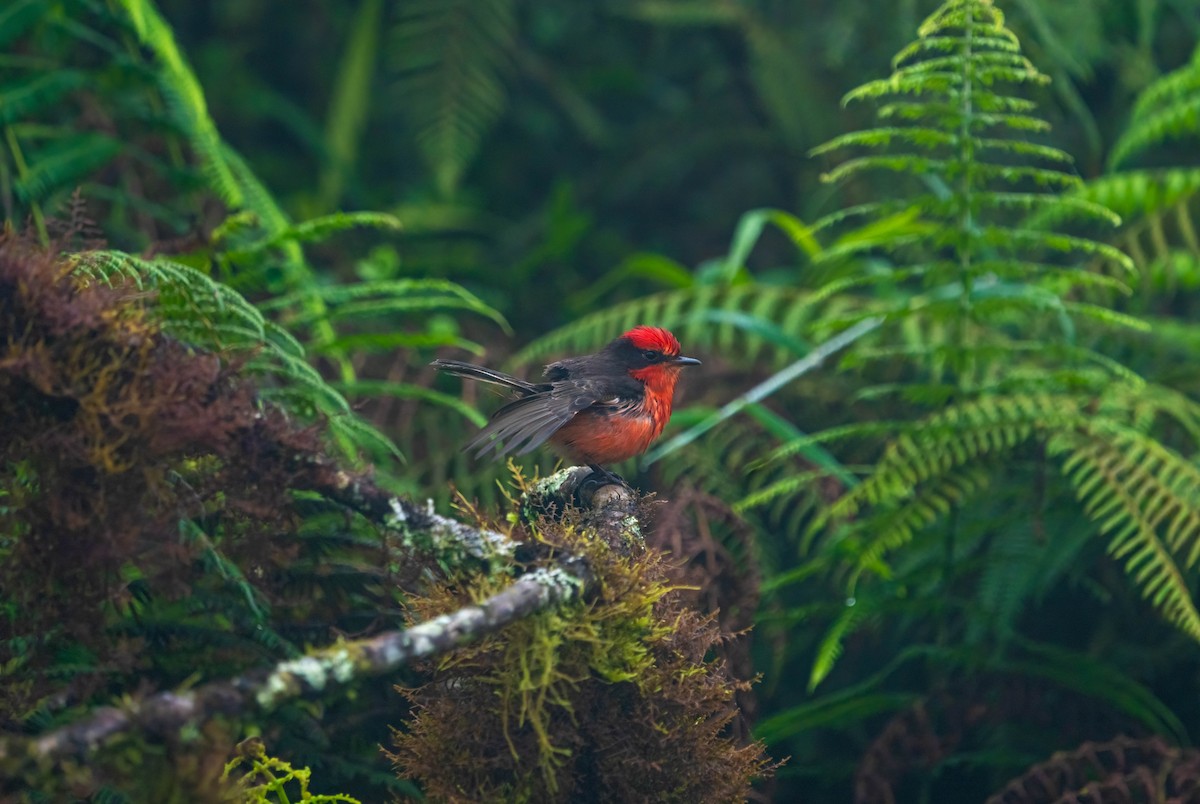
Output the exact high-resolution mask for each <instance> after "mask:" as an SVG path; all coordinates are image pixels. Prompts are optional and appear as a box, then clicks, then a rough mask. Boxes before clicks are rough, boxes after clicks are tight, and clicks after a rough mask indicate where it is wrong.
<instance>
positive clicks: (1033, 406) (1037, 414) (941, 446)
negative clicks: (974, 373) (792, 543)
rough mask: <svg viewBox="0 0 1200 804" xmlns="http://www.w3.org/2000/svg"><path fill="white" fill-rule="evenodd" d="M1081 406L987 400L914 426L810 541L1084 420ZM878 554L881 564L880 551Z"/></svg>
mask: <svg viewBox="0 0 1200 804" xmlns="http://www.w3.org/2000/svg"><path fill="white" fill-rule="evenodd" d="M1079 404H1080V403H1079V400H1077V399H1076V398H1074V397H1071V396H1067V395H1048V394H1018V395H1012V396H984V397H982V398H980V399H977V400H973V401H971V402H966V403H963V404H960V405H955V406H952V407H949V408H946V409H945V410H943V411H941V412H939V413H936V414H934V415H932V416H929V417H926V418H925V419H922V420H919V421H917V422H912V423H910V424H908V425H906V426H904V427H903V428H901V429H900V432H899V435H897V436H896V437H895V438H894V439H893V440H892V441H891V443H889V444H888V446H887V448H886V449H885V450H884V453H883V456H882V457H881V458H880V460H879V461H878V463H877V464H876V466H875V468H874V470H873V471H872V472H871V475H870V476H869V477H867V478H866V479H865V480H864V481H863V482H862V484H861V485H859V486H858V487H856V488H854V489H853V490H851V491H850V492H848V493H847V494H845V495H843V496H842V497H841V498H840V499H838V500H837V502H835V503H834V504H833V505H832V506H830V507H829V508H828V509H827V510H826V511H825V512H823V513H822V514H821V515H820V516H819V517H817V518H816V519H815V520H814V521H813V523H812V524H811V525H810V527H809V538H811V537H812V536H814V535H815V534H816V533H817V532H818V531H820V530H821V529H822V528H824V527H825V526H826V525H827V524H828V523H829V522H831V521H840V520H843V519H846V518H848V517H853V516H855V515H856V514H857V513H858V512H859V511H860V510H861V509H862V508H863V507H866V506H872V507H884V508H887V507H890V506H893V505H895V504H896V503H898V502H900V501H902V500H904V499H906V498H908V497H912V496H914V495H915V494H916V489H917V488H918V487H919V486H920V485H921V484H922V483H925V482H927V481H930V480H934V479H941V478H944V477H946V476H947V475H948V474H949V473H957V472H961V471H962V469H963V468H964V467H969V466H970V465H971V464H973V463H975V462H976V461H978V460H979V459H980V458H981V457H983V456H985V455H987V456H994V455H995V454H997V453H1001V452H1007V451H1010V450H1012V449H1013V448H1015V447H1016V446H1017V445H1018V444H1019V443H1021V442H1023V441H1026V440H1028V439H1029V438H1031V437H1032V436H1033V435H1034V433H1035V432H1037V431H1039V430H1047V429H1059V428H1063V427H1068V426H1070V425H1072V424H1073V423H1076V422H1078V421H1080V420H1081V418H1082V417H1081V414H1080V410H1079ZM942 499H946V497H945V495H942ZM904 527H907V528H911V522H910V523H909V524H906V525H905V526H904ZM873 555H874V557H875V558H876V559H877V558H878V557H879V552H878V551H876V552H875V553H874V554H873Z"/></svg>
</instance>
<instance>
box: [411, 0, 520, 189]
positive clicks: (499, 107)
mask: <svg viewBox="0 0 1200 804" xmlns="http://www.w3.org/2000/svg"><path fill="white" fill-rule="evenodd" d="M515 33H516V20H515V11H514V8H513V2H512V0H420V2H410V3H405V4H403V6H402V7H401V16H400V19H399V20H398V21H397V22H396V26H395V29H394V36H393V44H392V53H393V55H394V64H393V67H394V69H396V70H397V71H398V73H399V75H398V77H397V83H396V92H397V95H398V98H399V103H400V105H401V106H402V108H404V109H405V111H406V112H407V114H408V116H409V117H410V119H411V120H412V122H413V128H414V129H415V134H416V139H417V145H418V147H419V148H420V151H421V155H422V157H423V158H424V159H425V161H426V163H428V165H429V168H430V170H431V171H432V172H433V176H434V181H435V185H436V186H437V188H438V190H439V192H440V193H441V194H442V195H443V196H451V195H453V194H454V191H455V190H456V189H457V187H458V184H459V182H460V180H461V178H462V175H463V173H464V172H465V171H466V169H467V167H468V166H469V165H470V163H471V161H472V160H473V159H474V157H475V154H476V152H477V151H478V149H479V144H480V142H481V141H482V139H483V137H484V135H485V134H486V133H487V131H488V129H490V128H491V126H492V124H493V123H494V122H495V121H496V120H497V119H498V118H499V116H500V113H501V112H502V111H503V109H504V101H505V99H504V84H503V76H504V73H505V72H506V70H507V69H508V67H509V59H510V58H511V54H510V49H511V47H512V44H513V40H514V37H515Z"/></svg>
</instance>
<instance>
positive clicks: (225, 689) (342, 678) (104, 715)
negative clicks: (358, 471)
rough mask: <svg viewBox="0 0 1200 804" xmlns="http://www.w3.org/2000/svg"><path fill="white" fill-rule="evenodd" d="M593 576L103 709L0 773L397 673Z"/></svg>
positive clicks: (28, 748)
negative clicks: (229, 677) (132, 735)
mask: <svg viewBox="0 0 1200 804" xmlns="http://www.w3.org/2000/svg"><path fill="white" fill-rule="evenodd" d="M462 527H464V528H465V527H467V526H465V525H463V526H462ZM590 579H591V575H590V572H589V571H588V569H587V567H586V566H585V565H583V564H582V563H581V562H577V561H570V560H568V561H564V562H562V563H561V564H560V565H559V566H555V567H551V568H541V569H537V570H535V571H533V572H530V573H529V574H527V575H524V576H522V577H521V578H519V579H517V580H516V581H515V582H514V583H513V584H512V585H511V586H509V587H508V588H506V589H504V590H503V591H501V592H499V593H497V594H495V595H492V596H491V597H489V598H488V599H486V600H484V601H483V602H481V603H479V604H478V605H474V606H466V607H464V608H462V609H459V610H458V611H456V612H453V613H452V614H446V615H443V616H441V617H437V618H434V619H433V620H430V621H428V622H424V623H421V624H419V625H415V626H413V627H412V628H406V629H403V630H395V631H386V632H384V633H382V634H379V635H377V636H374V637H371V638H369V639H361V640H354V641H350V642H339V643H337V644H335V645H331V646H329V647H327V648H323V649H321V650H318V651H314V652H313V653H311V654H309V655H308V656H304V657H302V658H299V659H291V660H288V661H284V662H280V663H279V664H277V665H275V666H274V667H273V668H271V669H270V670H269V671H267V672H266V673H263V672H261V671H259V672H256V673H252V674H248V675H244V676H239V677H237V678H234V679H232V680H230V681H221V682H215V683H212V684H206V685H204V686H202V687H198V688H196V689H194V690H191V691H188V692H162V693H159V694H157V695H153V696H151V697H149V698H147V699H145V700H143V701H139V702H136V703H132V704H130V705H128V706H125V707H122V708H117V707H104V708H102V709H98V710H96V712H95V713H94V714H93V715H92V716H91V717H89V718H87V719H86V720H82V721H80V722H78V723H73V724H71V725H69V726H64V727H62V728H60V729H57V730H55V731H52V732H50V733H48V734H45V735H42V736H41V737H37V738H34V739H7V740H0V769H3V772H4V773H5V775H18V774H20V772H21V770H22V769H23V768H22V766H24V765H27V764H34V763H45V762H46V761H52V762H53V761H61V760H64V759H68V758H71V757H86V756H87V755H89V754H91V753H92V752H94V751H96V750H97V749H99V748H100V747H102V746H103V745H104V744H105V743H107V742H109V741H110V740H113V739H114V738H117V737H119V736H121V735H123V734H127V733H130V732H148V733H152V734H159V735H168V734H179V733H180V732H181V731H182V730H183V729H184V728H186V727H188V726H192V725H195V724H197V723H202V722H205V721H208V720H210V719H212V718H214V717H216V716H219V715H226V716H236V717H245V716H248V715H251V714H253V713H254V712H256V711H261V712H268V711H270V710H272V709H275V708H276V707H278V706H279V705H280V704H282V703H283V702H285V701H288V700H291V699H293V698H300V697H313V696H316V695H319V694H321V693H324V692H326V691H328V690H330V689H332V688H335V687H342V686H346V685H348V684H351V683H353V682H355V681H360V680H362V679H366V678H371V677H374V676H379V675H384V674H386V673H391V672H394V671H395V670H397V669H399V668H401V667H404V666H405V665H408V664H410V663H412V662H413V661H416V660H418V659H424V658H427V657H430V656H435V655H437V654H440V653H445V652H447V651H449V650H451V649H453V648H455V647H457V646H459V645H461V644H463V643H464V642H467V641H469V640H472V639H476V638H478V637H480V636H483V635H484V634H490V633H494V632H496V631H499V630H500V629H502V628H504V627H505V626H506V625H508V624H510V623H512V622H515V621H516V620H519V619H521V618H523V617H527V616H529V615H530V614H533V613H534V612H537V611H542V610H545V609H548V608H552V607H554V606H559V605H562V604H564V603H566V602H568V601H571V600H575V599H577V598H578V597H580V596H581V595H582V594H584V593H585V592H586V591H587V589H588V587H589V585H590V583H591V580H590Z"/></svg>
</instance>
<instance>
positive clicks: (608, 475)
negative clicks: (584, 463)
mask: <svg viewBox="0 0 1200 804" xmlns="http://www.w3.org/2000/svg"><path fill="white" fill-rule="evenodd" d="M588 468H589V469H591V470H592V472H591V474H589V475H587V476H585V477H584V478H583V480H582V481H580V483H579V485H578V486H576V488H575V499H576V502H578V503H580V504H581V506H582V507H590V505H591V501H592V500H593V499H594V498H595V496H596V492H597V491H599V490H600V489H602V488H604V487H605V486H620V487H621V488H623V489H629V490H630V491H633V487H632V486H630V485H629V484H628V483H626V482H625V478H623V477H621V476H620V475H619V474H617V473H616V472H610V471H609V470H607V469H605V468H604V467H602V466H597V465H596V464H594V463H593V464H588Z"/></svg>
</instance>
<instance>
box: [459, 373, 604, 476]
mask: <svg viewBox="0 0 1200 804" xmlns="http://www.w3.org/2000/svg"><path fill="white" fill-rule="evenodd" d="M597 402H598V400H597V399H596V395H595V394H593V393H588V392H587V391H586V389H585V388H581V387H579V386H576V385H571V386H568V387H566V388H562V387H558V388H552V389H550V390H548V391H543V392H541V393H538V394H534V395H532V396H527V397H523V398H521V399H517V400H514V401H512V402H509V403H508V404H507V405H505V406H504V407H502V408H500V410H498V411H496V413H495V415H493V416H492V420H491V421H490V422H488V425H487V427H484V428H483V429H482V430H480V431H479V433H478V434H476V436H475V437H474V438H473V439H471V441H470V442H469V443H468V444H467V445H466V446H465V447H464V448H463V449H464V450H472V449H473V450H475V457H477V458H478V457H481V456H483V455H486V454H487V453H489V452H491V453H493V456H492V457H494V458H500V457H503V456H505V455H508V454H509V453H511V454H513V455H524V454H525V453H527V452H530V451H532V450H534V449H536V448H537V447H538V446H540V445H541V444H543V443H545V441H546V439H548V438H549V437H550V436H552V435H554V433H555V432H556V431H557V430H558V429H559V428H560V427H562V426H563V425H564V424H566V423H567V422H569V421H571V419H573V418H575V414H577V413H579V412H580V411H581V410H587V409H588V408H590V407H593V406H595V405H596V404H597Z"/></svg>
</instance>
